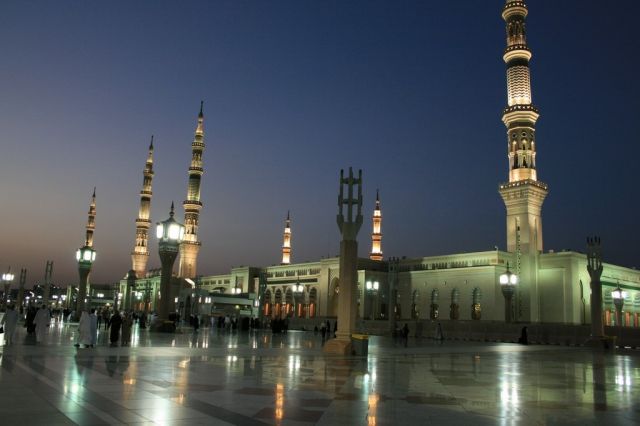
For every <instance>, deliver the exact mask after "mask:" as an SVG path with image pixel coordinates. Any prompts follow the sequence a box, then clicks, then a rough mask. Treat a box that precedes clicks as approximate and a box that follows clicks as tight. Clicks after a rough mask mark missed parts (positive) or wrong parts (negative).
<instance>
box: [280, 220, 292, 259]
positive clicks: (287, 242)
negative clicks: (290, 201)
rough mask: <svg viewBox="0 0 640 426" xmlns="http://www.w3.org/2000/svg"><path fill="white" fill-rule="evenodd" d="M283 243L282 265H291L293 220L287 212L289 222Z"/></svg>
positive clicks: (285, 229) (286, 222)
mask: <svg viewBox="0 0 640 426" xmlns="http://www.w3.org/2000/svg"><path fill="white" fill-rule="evenodd" d="M282 238H283V241H282V265H288V264H290V263H291V219H290V218H289V211H288V210H287V220H286V221H285V223H284V235H283V237H282Z"/></svg>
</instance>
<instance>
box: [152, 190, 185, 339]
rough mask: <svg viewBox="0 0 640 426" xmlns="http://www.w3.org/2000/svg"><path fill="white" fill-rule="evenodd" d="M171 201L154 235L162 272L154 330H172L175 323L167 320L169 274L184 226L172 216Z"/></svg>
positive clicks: (169, 291)
mask: <svg viewBox="0 0 640 426" xmlns="http://www.w3.org/2000/svg"><path fill="white" fill-rule="evenodd" d="M173 215H174V211H173V202H172V203H171V212H170V213H169V219H167V220H165V221H164V222H159V223H158V224H157V225H156V237H158V246H159V247H158V253H159V254H160V263H161V264H162V272H161V274H160V295H159V298H160V301H159V303H158V321H157V323H156V324H155V325H154V326H153V329H154V330H156V331H167V332H174V331H175V324H174V323H173V321H169V309H170V308H171V302H172V299H171V276H172V275H173V263H174V262H175V260H176V257H177V256H178V249H179V247H180V243H181V242H182V239H183V237H184V226H183V225H182V224H181V223H178V222H177V221H176V220H175V219H174V218H173Z"/></svg>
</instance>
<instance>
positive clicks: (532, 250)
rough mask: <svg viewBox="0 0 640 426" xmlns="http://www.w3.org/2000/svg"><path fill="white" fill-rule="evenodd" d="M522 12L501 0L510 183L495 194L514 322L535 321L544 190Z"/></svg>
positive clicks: (521, 6) (517, 0)
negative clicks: (516, 282)
mask: <svg viewBox="0 0 640 426" xmlns="http://www.w3.org/2000/svg"><path fill="white" fill-rule="evenodd" d="M527 13H528V10H527V6H526V4H525V3H524V1H523V0H506V4H505V6H504V8H503V10H502V18H503V19H504V20H505V22H506V32H507V48H506V50H505V53H504V56H503V59H504V61H505V63H506V64H507V102H508V106H507V107H506V108H505V109H504V112H503V114H502V121H503V122H504V124H505V126H506V127H507V141H508V142H507V158H508V161H509V182H508V183H503V184H501V185H500V188H499V192H500V195H501V196H502V199H503V200H504V203H505V206H506V208H507V250H508V251H509V252H514V253H515V254H516V259H515V263H516V265H515V269H516V273H518V274H519V275H520V283H521V285H520V286H519V289H518V298H519V300H518V305H517V307H516V310H517V313H516V319H517V320H522V321H527V320H528V321H538V320H539V314H538V309H539V308H538V290H537V269H538V268H537V259H538V253H539V252H541V251H542V214H541V210H542V203H543V202H544V199H545V197H546V196H547V192H548V190H547V185H546V184H545V183H542V182H540V181H538V173H537V161H536V137H535V124H536V121H537V120H538V116H539V114H538V109H537V108H536V107H535V106H534V105H533V104H532V97H531V80H530V72H529V60H530V59H531V56H532V54H531V50H530V49H529V47H528V46H527V39H526V23H525V20H526V17H527Z"/></svg>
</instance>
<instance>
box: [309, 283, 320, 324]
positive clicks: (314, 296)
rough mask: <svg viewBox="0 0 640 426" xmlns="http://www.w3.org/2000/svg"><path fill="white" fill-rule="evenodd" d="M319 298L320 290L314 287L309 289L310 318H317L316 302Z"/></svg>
mask: <svg viewBox="0 0 640 426" xmlns="http://www.w3.org/2000/svg"><path fill="white" fill-rule="evenodd" d="M317 300H318V290H316V289H315V287H314V288H312V289H311V290H310V291H309V311H308V312H309V318H315V317H316V309H317V307H316V303H317Z"/></svg>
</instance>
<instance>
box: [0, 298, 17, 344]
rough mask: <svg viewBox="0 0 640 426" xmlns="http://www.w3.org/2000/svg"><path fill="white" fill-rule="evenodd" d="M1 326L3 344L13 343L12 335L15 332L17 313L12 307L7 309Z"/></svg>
mask: <svg viewBox="0 0 640 426" xmlns="http://www.w3.org/2000/svg"><path fill="white" fill-rule="evenodd" d="M1 324H2V326H3V327H4V343H5V344H6V345H10V344H11V343H13V335H14V334H15V332H16V325H17V324H18V313H17V312H16V310H15V306H14V305H11V306H9V307H8V309H7V312H5V314H4V317H3V318H2V323H1Z"/></svg>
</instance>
